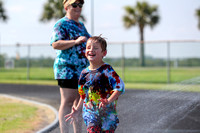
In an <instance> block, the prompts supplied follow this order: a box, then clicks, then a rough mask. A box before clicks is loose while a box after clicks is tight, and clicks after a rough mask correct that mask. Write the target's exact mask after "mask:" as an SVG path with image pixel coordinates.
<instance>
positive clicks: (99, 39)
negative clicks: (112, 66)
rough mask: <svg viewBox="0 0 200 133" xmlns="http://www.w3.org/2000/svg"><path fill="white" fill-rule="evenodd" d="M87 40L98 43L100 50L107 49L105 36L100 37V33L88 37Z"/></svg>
mask: <svg viewBox="0 0 200 133" xmlns="http://www.w3.org/2000/svg"><path fill="white" fill-rule="evenodd" d="M88 40H91V41H93V42H97V43H100V44H101V48H102V51H106V50H107V42H106V40H105V38H103V37H101V35H100V36H93V37H90V38H89V39H88Z"/></svg>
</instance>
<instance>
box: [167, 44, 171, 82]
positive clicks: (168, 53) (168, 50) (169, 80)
mask: <svg viewBox="0 0 200 133" xmlns="http://www.w3.org/2000/svg"><path fill="white" fill-rule="evenodd" d="M170 68H171V65H170V42H169V41H168V42H167V83H168V84H169V83H170V82H171V72H170Z"/></svg>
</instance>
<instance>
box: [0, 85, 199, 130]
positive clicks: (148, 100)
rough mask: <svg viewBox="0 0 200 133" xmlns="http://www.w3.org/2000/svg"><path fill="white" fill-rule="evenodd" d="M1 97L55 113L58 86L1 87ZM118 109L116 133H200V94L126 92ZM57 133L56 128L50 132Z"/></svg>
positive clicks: (145, 91)
mask: <svg viewBox="0 0 200 133" xmlns="http://www.w3.org/2000/svg"><path fill="white" fill-rule="evenodd" d="M0 94H8V95H12V96H17V97H21V98H26V99H30V100H34V101H38V102H41V103H45V104H49V105H51V106H53V107H55V108H56V109H57V110H58V108H59V104H60V94H59V88H58V87H57V86H41V85H13V84H0ZM117 109H118V114H119V119H120V124H119V126H118V128H117V130H116V133H200V93H189V92H187V93H186V92H171V91H152V90H126V92H125V94H123V95H121V96H120V98H119V100H118V105H117ZM70 130H71V129H70ZM59 132H60V131H59V128H58V126H56V128H55V129H53V130H52V131H50V133H59ZM83 132H85V126H84V124H83Z"/></svg>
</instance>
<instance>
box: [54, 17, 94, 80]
mask: <svg viewBox="0 0 200 133" xmlns="http://www.w3.org/2000/svg"><path fill="white" fill-rule="evenodd" d="M80 36H85V37H87V39H88V38H89V37H90V35H89V34H88V32H87V30H86V28H85V26H84V24H83V23H82V22H79V23H77V22H75V21H74V20H71V19H68V18H67V17H66V16H65V17H63V18H61V19H60V20H58V22H57V23H56V24H55V26H54V30H53V33H52V38H51V45H52V43H53V42H56V41H58V40H75V39H77V38H78V37H80ZM85 47H86V42H85V43H82V44H80V45H75V46H73V47H71V48H69V49H66V50H56V55H57V57H56V59H55V61H54V77H55V79H78V78H79V76H80V73H81V71H82V70H83V69H84V68H86V67H87V66H88V65H89V62H88V60H87V59H86V57H85Z"/></svg>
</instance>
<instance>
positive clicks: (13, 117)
mask: <svg viewBox="0 0 200 133" xmlns="http://www.w3.org/2000/svg"><path fill="white" fill-rule="evenodd" d="M0 108H1V111H0V132H1V133H11V132H21V131H29V130H30V129H31V128H32V124H31V121H33V120H34V119H33V118H34V117H35V116H36V111H37V108H36V107H33V106H29V105H25V104H22V103H20V102H13V101H12V100H8V99H5V98H1V97H0Z"/></svg>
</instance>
